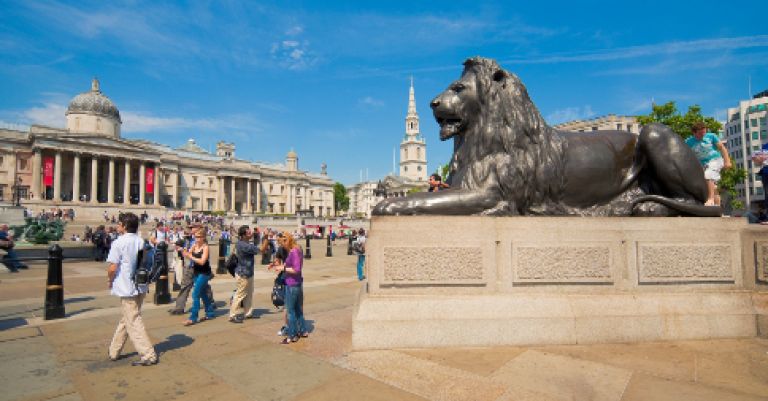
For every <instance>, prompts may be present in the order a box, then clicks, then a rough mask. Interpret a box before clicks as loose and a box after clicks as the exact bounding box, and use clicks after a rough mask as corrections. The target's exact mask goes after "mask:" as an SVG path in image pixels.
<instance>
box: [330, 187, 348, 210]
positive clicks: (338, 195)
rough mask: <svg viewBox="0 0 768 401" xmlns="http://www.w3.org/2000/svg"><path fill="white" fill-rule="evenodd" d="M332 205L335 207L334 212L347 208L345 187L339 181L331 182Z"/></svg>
mask: <svg viewBox="0 0 768 401" xmlns="http://www.w3.org/2000/svg"><path fill="white" fill-rule="evenodd" d="M333 207H334V208H335V209H336V213H338V212H340V211H342V210H347V209H349V196H348V195H347V188H346V187H345V186H344V184H342V183H340V182H337V183H335V184H333Z"/></svg>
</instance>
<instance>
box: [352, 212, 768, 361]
mask: <svg viewBox="0 0 768 401" xmlns="http://www.w3.org/2000/svg"><path fill="white" fill-rule="evenodd" d="M366 248H367V254H368V256H367V258H366V262H367V266H366V267H367V270H368V272H367V277H368V279H369V282H368V283H367V285H366V287H365V288H364V289H363V290H362V291H361V293H360V296H359V298H358V301H357V304H356V309H355V312H354V316H353V335H352V341H353V347H354V348H355V349H378V348H403V347H405V348H407V347H441V346H453V347H456V346H494V345H534V344H589V343H606V342H639V341H664V340H688V339H713V338H737V337H754V336H757V335H761V336H764V335H766V332H767V331H768V285H766V284H768V280H766V277H768V230H766V229H763V230H758V229H755V228H754V227H748V226H747V224H746V223H745V222H744V221H743V220H742V219H726V218H570V217H536V218H533V217H516V218H515V217H508V218H485V217H445V216H440V217H377V218H374V219H373V221H372V222H371V231H370V237H369V239H368V243H367V244H366Z"/></svg>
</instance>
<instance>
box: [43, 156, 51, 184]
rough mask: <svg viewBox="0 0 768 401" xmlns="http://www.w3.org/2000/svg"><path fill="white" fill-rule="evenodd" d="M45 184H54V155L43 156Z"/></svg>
mask: <svg viewBox="0 0 768 401" xmlns="http://www.w3.org/2000/svg"><path fill="white" fill-rule="evenodd" d="M43 185H45V186H46V187H50V186H52V185H53V157H46V158H43Z"/></svg>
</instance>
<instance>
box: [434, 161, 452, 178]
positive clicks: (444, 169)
mask: <svg viewBox="0 0 768 401" xmlns="http://www.w3.org/2000/svg"><path fill="white" fill-rule="evenodd" d="M450 171H451V163H450V162H448V163H445V164H443V165H440V166H437V170H435V173H437V174H440V178H442V179H443V182H445V181H446V180H448V173H449V172H450Z"/></svg>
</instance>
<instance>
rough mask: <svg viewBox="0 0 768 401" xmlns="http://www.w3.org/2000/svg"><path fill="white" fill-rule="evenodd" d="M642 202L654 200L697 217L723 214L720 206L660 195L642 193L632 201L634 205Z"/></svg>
mask: <svg viewBox="0 0 768 401" xmlns="http://www.w3.org/2000/svg"><path fill="white" fill-rule="evenodd" d="M642 202H656V203H661V204H662V205H664V206H666V207H669V208H672V209H674V210H677V211H679V212H682V213H685V214H689V215H691V216H697V217H720V216H722V214H723V209H722V208H721V207H720V206H705V205H698V204H693V203H686V202H680V201H678V200H675V199H671V198H667V197H664V196H661V195H643V196H640V197H638V198H637V199H635V200H633V201H632V206H633V207H634V206H635V205H636V204H638V203H642Z"/></svg>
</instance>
